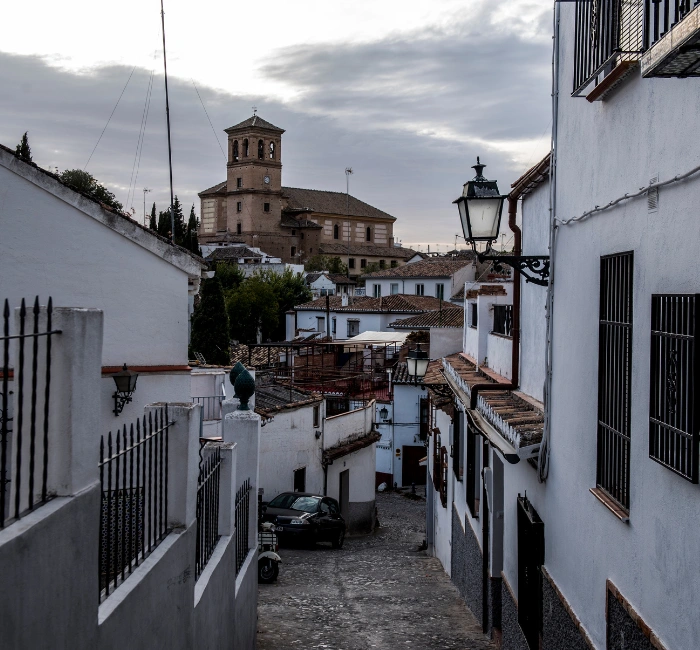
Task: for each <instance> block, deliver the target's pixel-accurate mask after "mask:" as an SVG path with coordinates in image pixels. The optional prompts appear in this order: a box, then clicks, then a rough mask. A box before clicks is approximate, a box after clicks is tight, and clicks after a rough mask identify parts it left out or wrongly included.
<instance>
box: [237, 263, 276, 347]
mask: <svg viewBox="0 0 700 650" xmlns="http://www.w3.org/2000/svg"><path fill="white" fill-rule="evenodd" d="M226 312H227V314H228V319H229V323H230V333H231V338H232V339H236V340H238V341H241V342H242V343H247V344H250V343H257V342H258V341H259V340H260V341H266V340H267V339H270V338H272V337H273V336H274V335H275V331H276V329H277V326H278V324H279V305H278V303H277V298H276V296H275V292H274V290H273V289H272V286H271V285H270V283H269V282H266V281H265V279H264V278H263V277H262V275H258V274H255V275H253V276H251V277H249V278H247V279H246V280H245V282H243V283H242V284H241V285H240V286H239V287H238V289H235V290H232V291H229V292H228V295H227V297H226Z"/></svg>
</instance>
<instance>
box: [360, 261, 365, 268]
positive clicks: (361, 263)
mask: <svg viewBox="0 0 700 650" xmlns="http://www.w3.org/2000/svg"><path fill="white" fill-rule="evenodd" d="M360 268H361V269H366V268H367V260H363V259H361V260H360Z"/></svg>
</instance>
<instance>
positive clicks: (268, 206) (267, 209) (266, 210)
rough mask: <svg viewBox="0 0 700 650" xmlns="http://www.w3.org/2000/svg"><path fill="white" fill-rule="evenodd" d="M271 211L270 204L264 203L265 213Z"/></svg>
mask: <svg viewBox="0 0 700 650" xmlns="http://www.w3.org/2000/svg"><path fill="white" fill-rule="evenodd" d="M269 211H270V204H269V203H263V212H269Z"/></svg>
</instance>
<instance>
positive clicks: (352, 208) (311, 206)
mask: <svg viewBox="0 0 700 650" xmlns="http://www.w3.org/2000/svg"><path fill="white" fill-rule="evenodd" d="M282 194H283V196H285V197H286V198H287V199H288V202H287V210H290V211H309V212H321V213H324V214H338V215H342V216H345V215H348V214H349V215H350V216H351V217H367V218H370V219H389V220H391V221H396V217H392V216H391V215H390V214H388V213H386V212H383V211H382V210H379V209H378V208H375V207H374V206H372V205H369V203H365V202H364V201H360V200H359V199H356V198H355V197H354V196H350V197H348V195H347V194H345V193H343V192H328V191H325V190H307V189H302V188H299V187H283V188H282Z"/></svg>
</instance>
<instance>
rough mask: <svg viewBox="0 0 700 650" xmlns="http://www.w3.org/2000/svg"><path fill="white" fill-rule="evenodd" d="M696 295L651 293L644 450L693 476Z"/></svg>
mask: <svg viewBox="0 0 700 650" xmlns="http://www.w3.org/2000/svg"><path fill="white" fill-rule="evenodd" d="M698 297H699V295H696V294H690V295H654V296H652V297H651V355H650V360H651V363H650V369H651V377H650V382H649V383H650V387H651V396H650V402H649V456H650V457H651V458H653V459H654V460H656V461H658V462H659V463H661V464H662V465H664V466H665V467H668V468H669V469H670V470H672V471H674V472H676V473H677V474H680V475H681V476H682V477H683V478H685V479H687V480H689V481H691V482H692V483H697V482H698V465H699V459H698V442H699V433H698V425H697V415H696V412H697V407H698V405H700V381H699V379H700V378H699V377H698V376H697V371H698V370H699V369H700V355H699V354H698V348H697V344H696V336H697V314H696V310H697V305H698Z"/></svg>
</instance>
